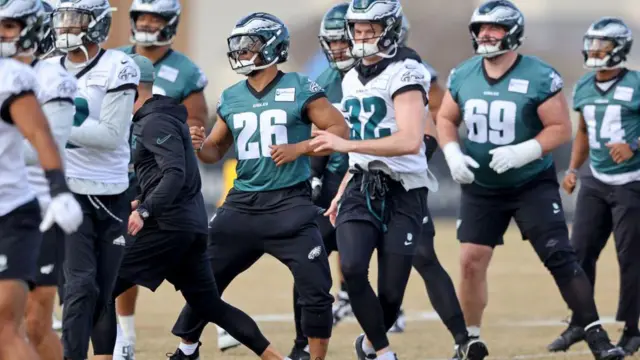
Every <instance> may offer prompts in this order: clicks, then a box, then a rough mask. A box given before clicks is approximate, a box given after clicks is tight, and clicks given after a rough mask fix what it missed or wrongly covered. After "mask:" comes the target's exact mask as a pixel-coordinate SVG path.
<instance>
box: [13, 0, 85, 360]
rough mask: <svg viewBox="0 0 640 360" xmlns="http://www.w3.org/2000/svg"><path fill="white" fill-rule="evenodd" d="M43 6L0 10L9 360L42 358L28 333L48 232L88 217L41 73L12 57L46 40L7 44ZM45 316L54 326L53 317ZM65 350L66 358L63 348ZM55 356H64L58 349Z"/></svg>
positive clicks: (67, 229)
mask: <svg viewBox="0 0 640 360" xmlns="http://www.w3.org/2000/svg"><path fill="white" fill-rule="evenodd" d="M41 6H42V5H41V4H40V3H39V2H38V1H36V0H32V1H6V2H5V3H4V4H3V7H2V9H1V10H0V29H1V32H2V37H3V39H2V40H3V41H2V46H0V108H2V109H3V110H2V111H1V112H0V144H1V145H0V168H1V169H0V172H1V173H2V174H3V175H2V183H1V185H0V229H2V231H0V234H2V236H1V237H0V254H2V255H1V256H0V258H1V259H2V260H1V261H0V268H1V269H2V271H0V329H2V331H0V357H1V358H3V359H16V360H33V359H39V358H40V357H39V356H38V354H37V353H36V351H35V350H34V348H33V344H32V343H31V342H30V341H29V340H28V339H27V337H26V336H25V333H24V330H23V329H21V327H22V326H23V325H24V322H23V320H24V316H25V310H26V307H27V294H28V290H29V289H32V288H33V285H34V280H35V279H36V276H37V273H38V254H39V252H40V248H41V242H42V232H46V231H48V230H49V229H51V228H52V227H53V226H54V225H57V226H59V227H60V228H62V229H63V231H64V232H65V233H71V232H74V231H76V230H77V229H78V227H79V226H80V224H81V223H82V210H81V209H80V205H79V204H78V202H77V201H76V200H75V199H74V197H73V195H72V194H71V192H70V191H69V188H68V187H67V184H66V181H65V177H64V171H63V162H62V158H61V156H60V153H59V151H58V147H57V144H56V141H55V140H54V138H53V136H52V135H51V132H50V130H49V125H48V124H47V118H46V116H45V115H44V113H43V112H42V109H41V106H40V103H39V102H38V99H37V97H36V93H37V92H39V91H40V89H39V87H38V83H37V79H36V73H35V71H34V70H33V69H32V68H31V67H29V66H28V65H25V64H22V63H20V62H18V61H16V60H13V59H10V58H9V57H12V56H15V55H16V54H17V53H19V52H21V51H24V50H25V49H32V47H33V45H34V44H36V43H37V41H38V37H37V35H36V36H34V37H33V38H31V39H29V41H32V43H31V44H30V45H28V44H27V43H26V42H21V43H18V42H11V41H6V40H9V39H8V38H5V37H4V36H8V35H10V34H11V31H13V30H14V28H16V27H19V24H16V23H15V20H14V19H15V16H16V15H15V14H20V13H22V12H28V11H30V10H31V9H32V8H34V7H35V8H40V7H41ZM36 12H37V11H36ZM32 20H34V21H35V22H33V23H31V24H24V26H25V29H27V28H29V25H37V24H38V23H39V20H38V19H37V18H36V19H32ZM18 32H19V31H18ZM23 35H26V34H23ZM32 35H33V34H32ZM21 40H25V39H24V38H22V39H21ZM25 138H26V139H27V140H28V141H29V142H30V143H31V145H32V146H33V148H34V149H35V152H36V153H37V154H38V155H37V156H38V162H39V164H40V167H41V168H42V169H43V171H44V177H45V178H46V179H47V182H48V185H49V194H50V198H51V201H50V202H49V206H48V207H47V209H46V210H45V211H44V217H42V215H41V209H40V206H39V204H38V201H37V199H36V196H35V195H34V192H33V190H32V189H31V187H30V185H29V182H28V175H27V169H26V164H25V156H24V145H23V141H24V139H25ZM41 220H42V222H41ZM51 302H53V299H51ZM45 317H46V318H47V319H44V321H45V322H47V321H48V320H49V319H50V318H51V315H50V314H46V316H45ZM41 330H42V331H46V330H49V331H51V329H50V325H49V329H46V330H44V329H41ZM54 336H55V335H54ZM57 350H58V351H60V349H59V345H58V349H57ZM52 351H56V348H55V345H54V347H53V349H52Z"/></svg>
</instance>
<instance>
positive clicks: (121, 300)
mask: <svg viewBox="0 0 640 360" xmlns="http://www.w3.org/2000/svg"><path fill="white" fill-rule="evenodd" d="M180 12H181V6H180V2H179V1H178V0H157V1H145V0H134V1H133V3H132V4H131V8H130V9H129V19H130V21H131V38H130V41H131V42H132V43H133V45H129V46H125V47H122V48H120V50H122V51H124V52H125V53H127V54H139V55H142V56H144V57H146V58H147V59H149V60H151V62H152V63H153V66H154V68H155V75H156V80H155V82H154V85H153V93H154V94H159V95H165V96H169V97H171V98H174V99H176V100H178V101H180V102H181V103H182V104H183V105H184V106H185V107H186V108H187V113H188V118H187V123H188V125H189V126H198V127H204V126H206V121H207V118H208V116H209V115H208V110H207V103H206V100H205V97H204V92H203V91H204V89H205V87H206V86H207V83H208V80H207V78H206V76H205V75H204V73H203V72H202V70H200V68H199V67H198V66H197V65H196V64H194V63H193V62H192V61H191V60H190V59H189V58H188V57H187V56H185V55H184V54H182V53H180V52H178V51H176V50H173V49H172V48H171V46H172V43H173V41H174V40H175V37H176V35H177V31H178V24H179V21H180ZM130 179H131V180H130V182H131V184H130V186H129V190H128V192H129V193H130V196H133V197H135V195H137V194H135V191H136V188H137V180H136V178H135V174H134V173H133V172H131V173H130ZM137 297H138V287H137V286H134V287H132V288H131V289H129V290H128V291H126V292H125V293H123V294H122V295H121V296H120V297H118V299H117V300H116V310H117V313H118V325H119V327H118V330H119V331H118V339H117V341H116V348H115V349H114V353H113V356H114V360H125V359H127V356H133V355H132V354H133V353H134V351H135V342H136V332H135V320H134V313H135V305H136V299H137ZM238 344H239V343H238ZM127 360H129V359H127Z"/></svg>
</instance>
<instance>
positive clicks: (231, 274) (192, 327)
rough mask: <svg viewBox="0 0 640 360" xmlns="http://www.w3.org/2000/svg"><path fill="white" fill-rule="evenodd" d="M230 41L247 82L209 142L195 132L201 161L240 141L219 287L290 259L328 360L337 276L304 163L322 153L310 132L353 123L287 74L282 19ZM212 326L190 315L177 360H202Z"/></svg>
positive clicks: (221, 234)
mask: <svg viewBox="0 0 640 360" xmlns="http://www.w3.org/2000/svg"><path fill="white" fill-rule="evenodd" d="M227 41H228V46H229V52H228V57H229V62H230V64H231V67H232V69H233V70H235V71H236V72H237V73H239V74H242V75H246V76H247V80H243V81H240V82H238V83H236V84H235V85H232V86H231V87H229V88H227V89H226V90H225V91H224V92H223V93H222V95H221V97H220V100H219V102H218V106H217V114H218V117H217V121H216V123H215V125H214V127H213V130H212V132H211V134H210V135H209V136H208V137H207V138H206V140H205V139H204V130H203V129H202V128H198V127H191V131H192V137H193V141H194V148H196V149H200V150H199V151H198V156H199V158H200V160H202V161H203V162H205V163H215V162H217V161H220V160H221V159H222V157H223V156H224V154H225V153H226V152H227V150H228V149H229V147H230V146H231V145H232V144H234V143H235V147H236V154H237V159H238V165H237V179H236V180H235V182H234V187H233V189H231V190H230V191H229V193H228V194H227V197H226V200H225V202H224V204H223V205H222V206H221V207H220V208H219V209H218V210H217V211H216V214H215V215H214V217H213V218H212V219H211V223H210V241H211V243H210V246H209V251H210V254H211V266H212V268H213V272H214V275H215V278H216V283H217V284H218V286H219V288H220V291H221V292H223V291H224V289H225V288H226V287H227V286H228V285H229V283H230V282H231V281H232V280H233V279H234V278H235V277H236V276H237V275H239V274H240V273H242V272H243V271H245V270H246V269H248V268H249V267H251V265H253V264H254V263H255V262H256V261H257V260H258V259H259V258H260V257H261V256H262V255H263V254H264V253H268V254H271V255H273V256H274V257H276V258H277V259H279V260H280V261H282V262H283V263H284V264H286V265H287V266H288V267H289V269H291V271H292V273H293V276H294V280H295V284H296V290H297V291H298V292H299V294H300V298H299V303H300V305H301V306H302V329H303V332H304V334H305V335H307V336H308V337H309V352H310V354H311V357H312V358H313V359H325V356H326V352H327V348H328V344H329V338H330V336H331V328H332V315H331V303H332V300H333V297H332V296H331V295H330V293H329V291H330V289H331V275H330V272H329V262H328V258H327V253H326V251H325V250H324V246H323V244H322V238H321V235H320V232H319V231H318V227H317V225H316V222H315V219H316V216H317V213H318V211H317V207H316V206H315V205H314V204H313V203H312V202H311V199H310V195H311V191H310V190H311V189H310V186H309V183H308V179H309V177H310V170H309V160H308V157H307V156H304V155H314V154H315V153H314V149H313V148H312V147H311V145H310V136H311V124H313V125H315V126H317V127H318V128H319V129H323V130H325V131H328V132H331V133H334V134H337V135H336V136H346V135H347V125H346V123H345V121H344V117H343V116H342V114H341V113H340V111H339V110H338V109H336V108H335V107H334V106H332V105H331V103H330V102H329V101H328V100H327V97H326V95H325V93H324V90H323V89H322V88H321V87H320V86H318V84H316V83H315V82H313V81H311V80H310V79H309V78H307V77H305V76H302V75H299V74H297V73H284V72H281V71H279V70H278V64H281V63H284V62H285V61H286V60H287V58H288V55H289V31H288V29H287V27H286V25H284V23H282V21H281V20H279V19H278V18H276V17H275V16H273V15H270V14H267V13H253V14H251V15H248V16H246V17H244V18H242V19H241V20H240V21H238V23H237V24H236V26H235V27H234V29H233V31H232V33H231V36H229V38H228V40H227ZM327 154H329V152H325V153H318V155H327ZM284 218H286V219H287V221H286V222H283V221H282V219H284ZM247 224H251V226H247ZM274 224H278V226H274ZM265 229H266V230H265ZM205 325H206V324H205V323H204V322H203V321H202V320H201V319H200V318H199V317H198V315H197V314H196V313H195V312H194V311H193V310H192V309H191V308H190V307H188V306H186V307H185V308H184V309H183V311H182V314H181V315H180V319H179V320H178V322H177V323H176V325H175V326H174V329H173V333H174V334H175V335H176V336H180V337H182V338H183V341H182V343H181V344H180V346H179V348H178V350H177V351H176V353H175V354H174V355H173V357H172V359H175V360H177V359H198V358H199V354H198V350H197V348H198V346H199V344H198V339H199V338H200V335H201V334H202V330H203V329H204V326H205Z"/></svg>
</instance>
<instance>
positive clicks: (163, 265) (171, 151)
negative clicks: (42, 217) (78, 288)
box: [106, 55, 272, 355]
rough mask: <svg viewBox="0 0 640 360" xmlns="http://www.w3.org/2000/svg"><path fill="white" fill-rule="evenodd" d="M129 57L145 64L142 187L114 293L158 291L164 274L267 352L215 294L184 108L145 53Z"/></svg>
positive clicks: (136, 145) (137, 140)
mask: <svg viewBox="0 0 640 360" xmlns="http://www.w3.org/2000/svg"><path fill="white" fill-rule="evenodd" d="M132 58H133V59H134V60H135V62H136V63H137V64H138V66H139V67H140V71H141V76H140V86H139V88H138V98H137V100H136V103H135V106H134V111H135V114H134V116H133V136H132V140H131V141H132V144H131V149H132V150H131V151H132V157H133V164H134V169H135V173H136V177H137V178H138V182H139V186H140V195H139V196H138V198H137V199H136V200H135V201H134V202H133V203H132V209H133V211H132V212H131V216H130V217H129V227H128V229H129V233H130V234H131V235H135V236H136V239H135V241H134V242H133V243H131V244H129V245H128V246H127V248H126V250H125V255H124V259H123V261H122V265H121V268H120V272H119V273H118V279H117V282H116V286H115V290H114V294H113V296H114V298H115V297H117V296H118V295H120V294H121V293H122V292H124V291H126V290H127V289H128V288H130V287H132V286H133V285H142V286H145V287H147V288H149V289H151V290H152V291H155V290H156V289H157V288H158V286H160V284H161V283H162V282H163V281H164V280H165V279H166V280H168V281H169V282H171V283H172V284H173V285H174V286H175V287H176V289H177V290H179V291H181V292H182V295H183V296H184V298H185V299H186V301H187V303H188V304H189V305H191V306H193V307H194V308H196V311H198V312H199V313H200V314H202V315H203V316H204V317H205V318H206V319H207V320H208V321H210V322H214V323H216V324H218V325H220V326H222V327H223V328H224V329H226V330H227V331H228V332H229V333H230V334H231V335H232V336H233V337H235V338H236V339H238V340H239V341H240V342H242V343H243V344H245V345H246V346H247V347H249V348H250V349H251V350H253V351H254V352H255V353H256V354H259V355H260V354H263V353H264V352H267V353H269V352H270V351H271V350H272V349H268V347H269V342H268V341H267V339H265V337H264V336H263V335H262V333H260V330H259V329H258V326H257V325H256V323H255V322H254V321H253V320H252V319H251V318H250V317H249V316H248V315H247V314H245V313H243V312H242V311H240V310H238V309H236V308H234V307H232V306H231V305H229V304H227V303H225V302H223V301H222V300H221V299H220V296H219V294H218V290H217V287H216V283H215V280H214V277H213V272H212V270H211V265H210V262H209V260H208V258H207V256H206V253H205V251H206V248H207V234H208V224H207V213H206V211H205V207H204V199H203V197H202V193H201V191H200V190H201V182H200V173H199V170H198V161H197V159H196V156H195V153H194V150H193V147H192V145H191V136H190V135H189V128H188V127H187V124H186V120H187V110H186V108H185V107H184V106H183V105H182V104H180V103H178V102H177V101H175V100H173V99H172V98H169V97H166V96H160V95H152V87H153V79H154V76H153V75H154V69H153V65H152V63H151V61H149V60H148V59H146V58H145V57H142V56H140V55H137V56H136V55H134V56H132ZM108 317H109V320H108V323H109V324H108V325H107V327H106V329H107V330H106V331H108V332H109V333H108V336H107V337H108V338H109V339H110V341H111V339H113V340H112V341H113V343H111V344H110V345H111V347H110V348H111V349H113V347H114V345H115V333H116V327H115V324H116V322H115V313H112V314H111V315H110V316H108Z"/></svg>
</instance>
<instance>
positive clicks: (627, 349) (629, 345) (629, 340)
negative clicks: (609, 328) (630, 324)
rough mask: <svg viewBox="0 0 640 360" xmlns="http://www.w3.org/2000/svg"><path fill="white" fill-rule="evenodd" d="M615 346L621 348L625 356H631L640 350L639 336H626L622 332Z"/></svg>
mask: <svg viewBox="0 0 640 360" xmlns="http://www.w3.org/2000/svg"><path fill="white" fill-rule="evenodd" d="M616 346H618V347H619V348H621V349H622V351H624V353H625V354H626V355H633V354H635V353H636V352H637V351H638V349H640V335H627V334H626V333H625V332H623V333H622V336H621V337H620V341H618V344H617V345H616Z"/></svg>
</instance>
